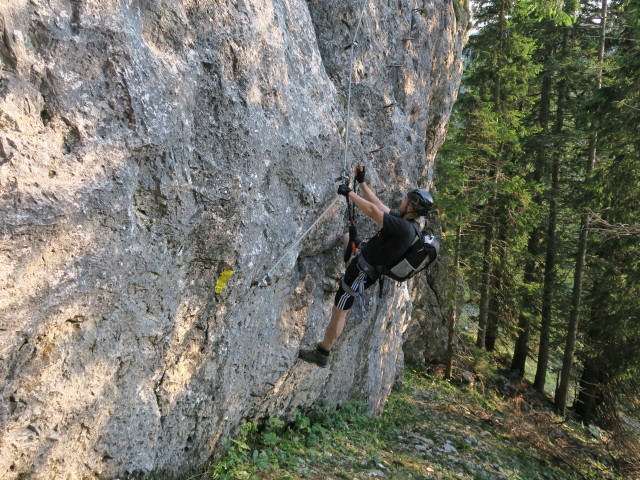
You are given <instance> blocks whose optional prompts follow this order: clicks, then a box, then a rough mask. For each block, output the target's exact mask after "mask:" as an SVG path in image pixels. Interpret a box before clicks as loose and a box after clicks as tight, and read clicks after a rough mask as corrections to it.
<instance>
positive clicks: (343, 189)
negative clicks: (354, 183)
mask: <svg viewBox="0 0 640 480" xmlns="http://www.w3.org/2000/svg"><path fill="white" fill-rule="evenodd" d="M350 193H351V189H350V188H349V187H348V186H346V185H345V184H344V183H343V184H342V185H340V186H339V187H338V195H344V196H345V197H347V198H349V194H350Z"/></svg>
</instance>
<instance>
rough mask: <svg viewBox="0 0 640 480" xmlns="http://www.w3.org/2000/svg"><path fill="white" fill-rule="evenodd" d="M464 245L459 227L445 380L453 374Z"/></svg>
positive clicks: (454, 260) (454, 257) (454, 261)
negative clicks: (461, 258) (461, 257)
mask: <svg viewBox="0 0 640 480" xmlns="http://www.w3.org/2000/svg"><path fill="white" fill-rule="evenodd" d="M461 244H462V226H460V225H458V228H457V229H456V246H455V253H454V256H453V272H454V275H455V278H454V282H453V295H452V296H453V302H452V307H451V316H450V317H449V325H448V328H447V333H448V336H447V353H446V356H445V372H444V378H451V374H452V372H453V344H454V337H455V333H456V326H457V323H458V292H459V291H460V271H459V269H460V246H461Z"/></svg>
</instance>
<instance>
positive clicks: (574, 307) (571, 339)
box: [555, 0, 607, 416]
mask: <svg viewBox="0 0 640 480" xmlns="http://www.w3.org/2000/svg"><path fill="white" fill-rule="evenodd" d="M606 25H607V0H602V21H601V23H600V48H599V52H598V60H599V72H598V89H600V88H601V87H602V65H603V62H604V45H605V39H606ZM596 145H597V135H596V134H595V133H594V134H593V135H592V136H591V138H590V139H589V151H588V155H587V169H586V173H587V177H589V176H590V174H591V172H592V171H593V167H594V166H595V161H596ZM588 233H589V214H588V213H583V214H582V216H581V218H580V236H579V239H578V255H577V258H576V266H575V271H574V275H573V293H572V295H571V314H570V316H569V325H568V327H567V342H566V345H565V349H564V357H563V360H562V372H561V374H560V385H559V386H558V389H557V390H556V398H555V406H556V409H557V410H558V413H560V415H563V416H564V415H565V413H566V408H567V396H568V392H569V380H570V378H571V368H572V366H573V353H574V351H575V346H576V335H577V333H578V318H579V316H580V302H581V298H582V280H583V277H584V267H585V259H586V256H587V236H588Z"/></svg>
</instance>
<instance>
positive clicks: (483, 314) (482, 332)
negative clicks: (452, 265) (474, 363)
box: [476, 212, 493, 349]
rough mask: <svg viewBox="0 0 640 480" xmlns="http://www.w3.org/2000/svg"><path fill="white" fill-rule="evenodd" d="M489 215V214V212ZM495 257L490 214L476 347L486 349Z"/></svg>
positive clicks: (486, 230) (485, 242)
mask: <svg viewBox="0 0 640 480" xmlns="http://www.w3.org/2000/svg"><path fill="white" fill-rule="evenodd" d="M488 213H489V212H488ZM492 255H493V219H492V218H491V216H490V215H489V214H488V215H487V219H486V223H485V231H484V250H483V252H482V279H481V280H482V283H481V285H480V313H479V315H478V338H477V339H476V346H477V347H478V348H482V349H484V347H485V340H486V337H487V319H488V316H489V299H490V296H491V273H492V270H493V268H492V267H493V265H492Z"/></svg>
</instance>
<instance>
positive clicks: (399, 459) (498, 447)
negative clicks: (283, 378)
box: [192, 371, 636, 480]
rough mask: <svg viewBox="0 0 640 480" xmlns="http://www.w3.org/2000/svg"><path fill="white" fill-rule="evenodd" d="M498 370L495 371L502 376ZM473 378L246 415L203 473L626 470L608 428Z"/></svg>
mask: <svg viewBox="0 0 640 480" xmlns="http://www.w3.org/2000/svg"><path fill="white" fill-rule="evenodd" d="M498 378H499V377H498ZM498 386H499V384H498V383H496V384H495V385H492V386H490V385H482V384H478V383H476V385H475V386H474V387H473V388H470V386H468V385H458V384H456V383H453V382H448V381H445V380H442V379H438V378H436V377H432V376H428V375H426V374H424V373H422V372H417V371H407V372H406V373H405V380H404V382H403V384H402V385H401V386H398V387H396V388H395V389H394V391H393V393H392V395H391V396H390V398H389V401H388V403H387V405H386V406H385V409H384V412H383V413H382V414H381V415H379V416H377V417H375V418H370V417H368V416H366V415H363V414H361V413H359V408H358V406H357V404H353V403H351V404H347V405H344V406H342V407H340V408H338V409H318V410H317V411H315V412H309V413H307V414H301V413H297V414H296V418H295V420H294V421H292V422H290V423H288V424H286V425H285V422H283V421H282V420H280V419H277V418H271V419H269V420H268V421H267V422H266V424H263V425H261V426H258V425H257V424H256V423H250V424H248V425H246V426H245V427H244V429H243V432H242V434H241V435H240V436H239V438H236V439H235V440H233V441H232V442H230V446H229V450H228V452H227V455H226V456H225V457H224V458H223V459H222V461H220V462H218V463H217V464H215V465H212V466H211V467H210V468H209V469H208V471H207V472H206V473H204V474H202V475H199V476H197V477H192V478H201V479H207V480H209V479H249V478H252V479H272V480H275V479H292V480H294V479H321V480H328V479H332V480H337V479H349V480H351V479H371V478H374V479H375V478H379V479H382V478H390V479H391V478H392V479H447V480H448V479H475V480H482V479H521V480H533V479H549V480H552V479H557V480H560V479H583V478H593V479H623V478H628V479H631V478H636V476H635V475H633V474H631V476H629V474H626V475H622V474H620V473H616V472H615V471H614V469H613V468H612V466H611V464H612V461H613V458H614V457H619V453H616V452H614V453H613V454H612V453H610V452H609V451H608V449H609V447H608V442H607V439H606V438H605V436H604V435H603V433H602V432H600V431H599V430H597V429H591V430H590V429H587V428H585V427H582V426H580V425H577V424H574V423H572V422H562V421H561V419H560V418H559V417H557V416H555V415H554V414H553V413H552V411H551V410H549V409H548V408H547V407H546V406H545V405H544V404H542V403H540V402H539V400H537V399H538V398H539V397H538V396H537V395H536V394H534V393H532V392H530V390H528V388H527V387H526V385H525V384H521V385H509V387H510V388H509V389H507V390H508V395H507V396H502V395H501V394H499V393H498V391H499V390H502V391H506V390H505V389H504V388H500V389H499V388H498Z"/></svg>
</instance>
